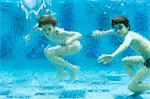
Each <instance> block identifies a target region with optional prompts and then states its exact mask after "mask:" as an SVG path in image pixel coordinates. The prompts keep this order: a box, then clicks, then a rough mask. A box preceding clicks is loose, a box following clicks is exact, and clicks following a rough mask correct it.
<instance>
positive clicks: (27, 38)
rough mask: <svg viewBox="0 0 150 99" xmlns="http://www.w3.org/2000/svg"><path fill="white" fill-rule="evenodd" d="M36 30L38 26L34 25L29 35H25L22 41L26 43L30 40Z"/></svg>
mask: <svg viewBox="0 0 150 99" xmlns="http://www.w3.org/2000/svg"><path fill="white" fill-rule="evenodd" d="M38 28H39V27H38V24H36V25H35V26H34V27H33V29H32V30H31V32H30V33H29V34H27V35H26V36H25V37H24V40H25V42H26V43H27V42H28V41H29V40H30V38H31V36H32V34H33V33H34V32H35V31H36V30H37V29H38Z"/></svg>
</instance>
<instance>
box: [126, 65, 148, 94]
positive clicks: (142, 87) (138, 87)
mask: <svg viewBox="0 0 150 99" xmlns="http://www.w3.org/2000/svg"><path fill="white" fill-rule="evenodd" d="M148 76H150V69H148V68H147V67H146V66H143V67H142V68H141V69H140V70H139V71H138V72H137V73H136V74H135V76H134V77H133V79H132V81H131V82H130V84H129V86H128V87H129V89H130V90H131V91H134V92H135V93H139V92H144V91H146V90H150V84H143V83H139V82H142V81H143V80H144V79H146V78H148Z"/></svg>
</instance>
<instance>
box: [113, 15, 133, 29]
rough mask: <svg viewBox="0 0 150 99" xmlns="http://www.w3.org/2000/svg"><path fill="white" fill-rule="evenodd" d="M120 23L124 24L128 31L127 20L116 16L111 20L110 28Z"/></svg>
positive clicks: (124, 17)
mask: <svg viewBox="0 0 150 99" xmlns="http://www.w3.org/2000/svg"><path fill="white" fill-rule="evenodd" d="M120 23H122V24H124V25H125V26H126V27H128V28H129V30H130V24H129V20H128V18H127V17H126V16H117V17H115V18H113V19H112V24H111V26H112V27H113V26H114V25H116V24H120Z"/></svg>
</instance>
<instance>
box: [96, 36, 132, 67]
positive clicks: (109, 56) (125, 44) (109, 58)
mask: <svg viewBox="0 0 150 99" xmlns="http://www.w3.org/2000/svg"><path fill="white" fill-rule="evenodd" d="M131 41H132V37H131V36H130V35H126V37H125V40H124V42H123V43H122V44H121V45H120V46H119V48H118V49H117V50H116V51H115V52H114V53H112V54H104V55H101V56H100V57H98V62H102V63H103V64H106V63H109V62H110V61H112V60H113V58H114V57H116V56H117V55H118V54H120V53H121V52H123V51H124V50H125V49H126V48H128V46H129V45H130V43H131Z"/></svg>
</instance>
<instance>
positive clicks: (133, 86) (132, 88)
mask: <svg viewBox="0 0 150 99" xmlns="http://www.w3.org/2000/svg"><path fill="white" fill-rule="evenodd" d="M128 89H129V90H131V91H136V84H134V83H130V84H129V85H128Z"/></svg>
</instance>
